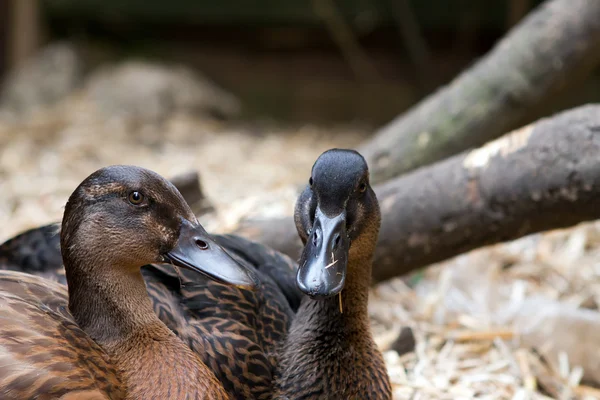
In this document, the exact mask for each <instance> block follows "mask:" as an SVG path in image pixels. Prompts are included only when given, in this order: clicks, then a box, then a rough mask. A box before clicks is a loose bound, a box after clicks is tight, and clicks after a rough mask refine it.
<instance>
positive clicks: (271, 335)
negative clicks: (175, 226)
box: [0, 224, 301, 399]
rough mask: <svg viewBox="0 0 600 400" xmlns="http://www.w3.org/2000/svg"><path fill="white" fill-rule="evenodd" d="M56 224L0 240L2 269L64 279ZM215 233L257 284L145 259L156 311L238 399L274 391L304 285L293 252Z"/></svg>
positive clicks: (265, 396) (269, 394) (145, 274)
mask: <svg viewBox="0 0 600 400" xmlns="http://www.w3.org/2000/svg"><path fill="white" fill-rule="evenodd" d="M59 231H60V227H59V226H57V225H56V224H53V225H46V226H43V227H40V228H34V229H31V230H28V231H26V232H24V233H22V234H20V235H18V236H16V237H14V238H12V239H10V240H8V241H6V242H5V243H4V244H2V245H0V269H9V270H16V271H22V272H27V273H29V274H34V275H38V276H43V277H46V278H48V279H52V280H55V281H58V282H60V283H63V284H66V276H65V270H64V268H63V266H62V258H61V254H60V248H61V247H60V242H59V233H58V232H59ZM213 238H214V239H215V240H216V241H217V242H218V243H219V244H220V245H221V246H222V247H224V248H226V250H227V251H228V252H229V254H230V256H231V257H232V258H234V259H235V260H236V261H237V262H238V263H240V264H242V265H244V266H246V267H247V268H248V269H251V270H253V271H254V273H255V274H256V275H258V276H259V278H260V279H259V284H258V288H257V289H256V290H248V289H244V288H238V287H235V286H231V285H225V284H221V283H217V282H215V281H214V280H212V279H209V278H207V277H204V276H199V275H198V274H197V273H194V272H193V271H187V270H181V271H176V270H175V269H174V268H173V267H172V266H171V265H168V264H149V265H146V266H144V267H142V275H143V277H144V280H145V282H146V286H147V292H148V294H149V296H150V300H151V302H152V306H153V309H154V312H155V313H156V314H157V315H158V317H159V319H160V320H161V321H162V322H163V323H165V324H166V325H167V326H168V327H169V328H170V329H171V330H172V331H173V332H174V333H175V334H176V335H177V336H178V337H179V338H180V339H181V340H182V342H184V343H186V344H187V345H188V346H189V348H191V349H192V350H193V351H194V352H195V353H196V354H197V355H198V356H200V358H201V359H202V360H203V362H204V363H205V364H206V365H208V366H209V367H210V368H211V370H212V371H213V372H214V374H215V375H216V377H217V378H218V380H219V381H220V382H221V383H222V384H223V386H224V387H225V389H226V391H227V392H228V393H229V394H230V395H231V397H232V398H235V399H271V398H272V393H273V387H272V384H273V372H274V370H275V367H276V357H275V355H276V354H275V352H276V349H277V345H278V344H279V343H281V341H282V340H283V337H284V336H285V333H286V332H287V330H288V328H289V324H290V321H291V319H292V317H293V315H294V312H293V310H294V309H297V307H298V305H299V303H300V298H301V292H300V291H299V290H298V289H297V288H296V282H295V275H294V271H295V268H296V263H294V262H293V261H292V260H291V259H289V258H288V257H286V256H285V255H282V254H280V253H277V252H275V251H273V250H271V249H269V248H267V247H265V246H262V245H260V244H256V243H252V242H250V241H248V240H246V239H243V238H240V237H236V236H230V235H222V236H219V235H214V236H213Z"/></svg>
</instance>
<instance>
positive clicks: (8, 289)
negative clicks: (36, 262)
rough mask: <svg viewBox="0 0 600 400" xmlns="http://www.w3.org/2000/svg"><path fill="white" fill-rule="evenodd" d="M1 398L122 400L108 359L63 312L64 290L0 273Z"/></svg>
mask: <svg viewBox="0 0 600 400" xmlns="http://www.w3.org/2000/svg"><path fill="white" fill-rule="evenodd" d="M0 320H1V323H0V398H2V399H6V400H10V399H15V400H16V399H33V398H35V399H39V400H43V399H56V398H60V397H61V396H66V398H81V399H121V398H124V397H125V391H124V388H123V386H122V385H121V382H120V381H119V379H118V376H117V372H116V370H115V369H114V367H113V366H112V364H111V363H110V360H109V357H108V355H106V353H104V352H103V351H102V349H101V348H100V347H99V346H98V345H97V344H96V343H95V342H94V341H93V340H92V339H91V338H89V336H87V334H86V333H85V332H83V330H81V329H80V328H79V327H78V326H77V324H76V323H75V322H74V321H73V318H72V316H71V315H70V314H69V312H68V311H67V293H66V288H65V287H64V286H62V285H59V284H57V283H54V282H51V281H48V280H45V279H42V278H39V277H36V276H31V275H27V274H22V273H18V272H11V271H0Z"/></svg>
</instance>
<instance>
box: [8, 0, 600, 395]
mask: <svg viewBox="0 0 600 400" xmlns="http://www.w3.org/2000/svg"><path fill="white" fill-rule="evenodd" d="M541 3H543V1H540V0H487V1H480V0H447V1H434V0H418V1H417V0H343V1H341V0H286V1H281V0H260V1H255V2H249V1H244V0H223V1H205V0H170V1H159V0H144V1H142V0H120V1H114V0H0V239H2V240H4V239H6V238H9V237H10V236H12V235H14V234H17V233H18V232H21V231H23V230H24V229H27V228H31V227H35V226H38V225H42V224H45V223H51V222H55V221H57V220H59V219H60V218H61V215H62V210H63V205H64V203H65V201H66V199H67V197H68V195H69V194H70V193H71V192H72V190H73V189H74V188H75V187H76V185H77V184H78V183H79V182H81V180H83V179H84V178H85V177H86V176H87V175H89V174H90V173H91V172H93V171H94V170H96V169H97V168H100V167H103V166H105V165H109V164H136V165H141V166H144V167H148V168H150V169H153V170H155V171H157V172H159V173H160V174H162V175H164V176H166V177H168V178H171V177H175V176H178V175H180V174H184V173H190V172H192V173H198V174H199V184H200V186H201V191H202V196H201V197H202V198H203V200H202V206H201V207H200V208H198V210H199V212H201V214H202V216H201V220H202V222H203V223H205V224H206V226H207V227H208V229H209V230H212V231H215V232H216V231H219V232H223V231H232V230H235V229H236V228H237V227H238V225H239V223H240V221H241V220H242V219H244V218H252V217H255V218H258V217H260V218H273V217H283V216H289V215H290V214H291V212H292V209H293V205H294V202H295V199H296V196H297V194H298V188H299V186H300V185H302V184H304V183H305V182H306V180H307V179H308V177H309V174H310V168H311V166H312V164H313V162H314V160H315V159H316V157H317V156H318V155H319V154H320V153H321V152H322V151H324V150H326V149H329V148H332V147H344V148H357V147H358V146H359V145H360V144H361V143H364V142H365V141H367V140H369V139H370V138H371V137H372V135H373V134H374V133H375V132H377V130H378V129H379V128H381V127H382V126H384V125H385V124H386V123H388V122H389V121H391V120H392V119H393V118H395V117H397V116H398V115H401V114H402V113H403V112H405V111H407V110H410V109H411V107H413V106H414V105H415V104H418V102H419V101H421V100H422V99H424V98H426V96H428V95H430V94H432V93H435V92H436V90H438V89H439V88H441V87H443V86H444V85H447V84H448V83H449V82H451V81H452V80H453V79H454V78H455V77H457V76H458V75H459V74H460V73H461V72H462V71H464V70H465V69H466V68H469V67H471V66H472V65H473V64H474V63H476V62H477V61H478V60H479V59H480V58H481V57H482V56H484V55H485V54H486V53H487V52H488V51H490V50H491V49H492V48H493V47H494V46H495V45H496V44H497V43H498V41H499V40H500V39H501V38H502V37H503V36H504V35H506V34H507V32H509V31H510V29H511V28H513V27H514V26H515V25H516V24H518V23H519V22H520V21H522V20H523V18H524V17H525V16H526V15H527V14H528V13H529V12H530V11H532V10H534V9H535V8H536V7H537V6H539V5H540V4H541ZM556 34H557V35H560V34H561V32H560V31H558V32H556ZM599 72H600V71H599V70H598V68H594V69H593V71H592V73H591V74H585V76H583V77H581V79H579V77H577V76H568V77H567V78H568V79H571V78H572V79H573V82H576V83H574V84H570V85H567V86H568V88H566V89H565V90H564V91H561V92H560V95H556V96H549V98H548V99H547V101H545V102H544V104H543V105H542V106H540V107H538V108H536V109H535V110H532V112H531V113H528V114H526V115H525V116H524V117H523V118H521V119H519V121H520V122H522V123H523V124H525V123H529V122H532V121H534V120H535V119H537V118H539V117H541V116H547V115H550V114H552V113H555V112H558V111H561V110H565V109H567V108H571V107H575V106H578V105H582V104H586V103H591V102H595V101H596V102H597V101H598V100H600V90H599V89H600V76H599ZM537 83H538V84H540V85H543V84H544V82H537ZM534 84H536V83H535V82H534ZM519 101H520V99H519V98H517V99H515V104H516V105H515V108H518V107H519V104H520V103H519ZM518 126H520V125H517V126H514V127H515V128H516V127H518ZM384 218H385V215H384ZM598 255H600V227H599V225H598V223H594V222H593V223H588V224H583V225H580V226H578V227H575V228H573V229H568V230H562V231H555V232H550V233H544V234H535V235H531V236H527V237H525V238H523V239H520V240H517V241H515V242H510V243H508V244H501V245H496V246H491V247H487V248H484V249H481V250H476V251H473V252H471V253H468V254H465V255H462V256H459V257H456V258H454V259H451V260H449V261H445V262H443V263H440V264H437V265H435V266H432V267H430V268H428V269H427V270H420V271H418V272H417V273H416V274H414V275H411V277H410V279H408V278H395V279H393V280H391V281H388V282H385V283H382V284H380V285H378V286H377V287H375V288H374V289H373V292H372V297H371V304H370V311H371V315H372V322H373V329H374V330H375V333H376V338H377V341H378V344H379V345H380V346H381V348H382V349H383V350H385V356H386V362H387V363H388V367H389V371H390V375H391V376H392V380H393V381H394V388H395V389H394V390H395V396H396V397H395V398H396V399H409V398H411V399H417V398H418V399H442V398H447V399H458V398H465V399H468V398H487V399H511V398H514V399H527V398H532V399H534V398H535V399H548V398H557V399H558V398H561V399H562V398H565V399H567V398H569V399H572V398H582V399H583V398H600V394H599V393H600V392H599V391H598V390H597V389H594V387H595V386H597V382H599V381H600V377H599V376H598V371H600V358H599V357H598V356H597V347H594V346H596V345H597V344H598V343H597V339H596V338H595V337H596V336H597V328H598V327H599V326H600V318H599V317H598V315H597V314H598V312H597V311H598V304H599V302H600V279H599V276H600V268H599V265H600V264H598V262H597V260H598V257H597V256H598ZM509 267H510V268H509ZM517 309H519V310H522V312H517V311H516V310H517ZM540 309H546V310H548V311H549V314H548V315H549V316H548V318H547V319H542V320H541V321H537V322H536V324H537V325H536V324H534V325H533V326H532V325H531V324H532V321H531V318H529V317H530V316H531V315H534V314H536V313H537V311H539V310H540ZM565 310H566V311H565ZM587 312H592V313H593V315H589V314H586V313H587ZM565 315H566V317H565ZM563 318H574V319H575V320H576V322H568V323H565V322H564V321H565V320H564V319H563ZM582 320H586V321H592V322H591V325H585V326H579V325H576V324H579V323H580V322H581V321H582ZM569 321H570V320H569ZM596 324H597V325H596ZM540 326H542V327H544V330H542V329H538V328H540ZM573 326H579V328H577V329H576V330H573V329H568V330H567V331H566V332H559V331H560V329H561V327H562V328H563V330H564V328H565V327H573ZM516 332H519V333H520V334H519V335H517V333H516ZM557 332H558V333H557ZM574 332H576V333H579V334H583V333H582V332H588V333H590V334H589V335H588V336H586V337H587V338H588V339H589V340H590V342H585V341H578V340H577V337H576V336H573V333H574ZM569 334H570V335H571V336H569ZM399 335H400V339H398V338H399ZM549 338H551V339H552V340H550V339H549ZM546 340H548V343H549V344H548V346H546V348H545V349H546V350H548V351H550V353H548V354H545V355H544V356H543V357H542V356H540V350H539V348H538V347H536V344H539V343H541V342H544V341H546ZM544 343H546V342H544ZM556 343H563V344H564V343H568V344H569V346H568V347H570V348H571V349H572V350H573V351H574V352H573V353H568V352H565V351H564V346H563V347H560V346H558V350H557V349H556V348H557V346H555V344H556ZM577 345H580V346H579V347H577ZM586 346H587V347H586ZM590 349H593V351H592V352H591V353H590V351H591V350H590ZM590 354H593V355H592V356H590ZM545 357H547V358H548V359H552V360H553V361H548V360H546V358H545ZM565 360H566V361H565ZM595 367H598V368H595ZM584 371H585V373H584ZM584 378H585V379H584ZM532 382H533V383H532Z"/></svg>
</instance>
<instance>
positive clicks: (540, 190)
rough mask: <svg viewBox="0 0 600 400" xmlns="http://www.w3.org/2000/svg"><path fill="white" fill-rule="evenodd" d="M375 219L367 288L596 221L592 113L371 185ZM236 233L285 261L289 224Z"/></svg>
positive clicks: (260, 224)
mask: <svg viewBox="0 0 600 400" xmlns="http://www.w3.org/2000/svg"><path fill="white" fill-rule="evenodd" d="M375 192H376V193H377V197H378V199H379V203H380V206H381V211H382V215H383V219H382V226H381V231H380V239H379V243H378V247H377V251H376V254H375V263H374V269H373V278H374V281H375V282H377V281H382V280H385V279H388V278H391V277H394V276H399V275H403V274H406V273H408V272H411V271H413V270H415V269H418V268H421V267H424V266H427V265H429V264H431V263H435V262H438V261H442V260H444V259H447V258H450V257H452V256H455V255H458V254H461V253H464V252H467V251H469V250H472V249H475V248H478V247H481V246H485V245H490V244H494V243H499V242H503V241H507V240H512V239H516V238H519V237H522V236H525V235H527V234H531V233H534V232H540V231H544V230H549V229H557V228H563V227H568V226H572V225H575V224H577V223H580V222H583V221H590V220H594V219H597V218H600V105H590V106H584V107H579V108H576V109H573V110H570V111H567V112H564V113H561V114H558V115H556V116H554V117H552V118H547V119H542V120H539V121H537V122H536V123H534V124H531V125H528V126H525V127H523V128H521V129H518V130H516V131H514V132H511V133H509V134H507V135H505V136H503V137H501V138H499V139H497V140H495V141H493V142H490V143H488V144H486V145H485V146H483V147H481V148H478V149H476V150H473V151H470V152H465V153H463V154H460V155H457V156H454V157H452V158H449V159H447V160H445V161H442V162H439V163H436V164H433V165H430V166H427V167H424V168H421V169H418V170H416V171H413V172H411V173H409V174H406V175H403V176H401V177H398V178H396V179H394V180H391V181H388V182H387V183H385V184H383V185H378V186H376V187H375ZM237 233H239V234H242V235H247V236H249V237H252V238H253V239H254V240H256V241H259V242H262V243H265V244H267V245H269V246H271V247H273V248H275V249H277V250H280V251H283V252H285V253H287V254H289V255H290V256H292V257H297V256H298V254H299V249H300V245H301V244H300V239H299V238H298V236H297V234H296V230H295V227H294V225H293V222H292V218H291V217H289V218H282V219H273V220H263V221H247V222H246V223H245V224H244V225H243V226H242V227H241V228H240V230H238V232H237Z"/></svg>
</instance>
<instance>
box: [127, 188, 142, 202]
mask: <svg viewBox="0 0 600 400" xmlns="http://www.w3.org/2000/svg"><path fill="white" fill-rule="evenodd" d="M127 199H128V200H129V202H130V203H131V204H133V205H134V206H139V205H140V204H142V202H143V201H144V195H143V194H141V193H140V192H137V191H133V192H131V193H129V196H128V197H127Z"/></svg>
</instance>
